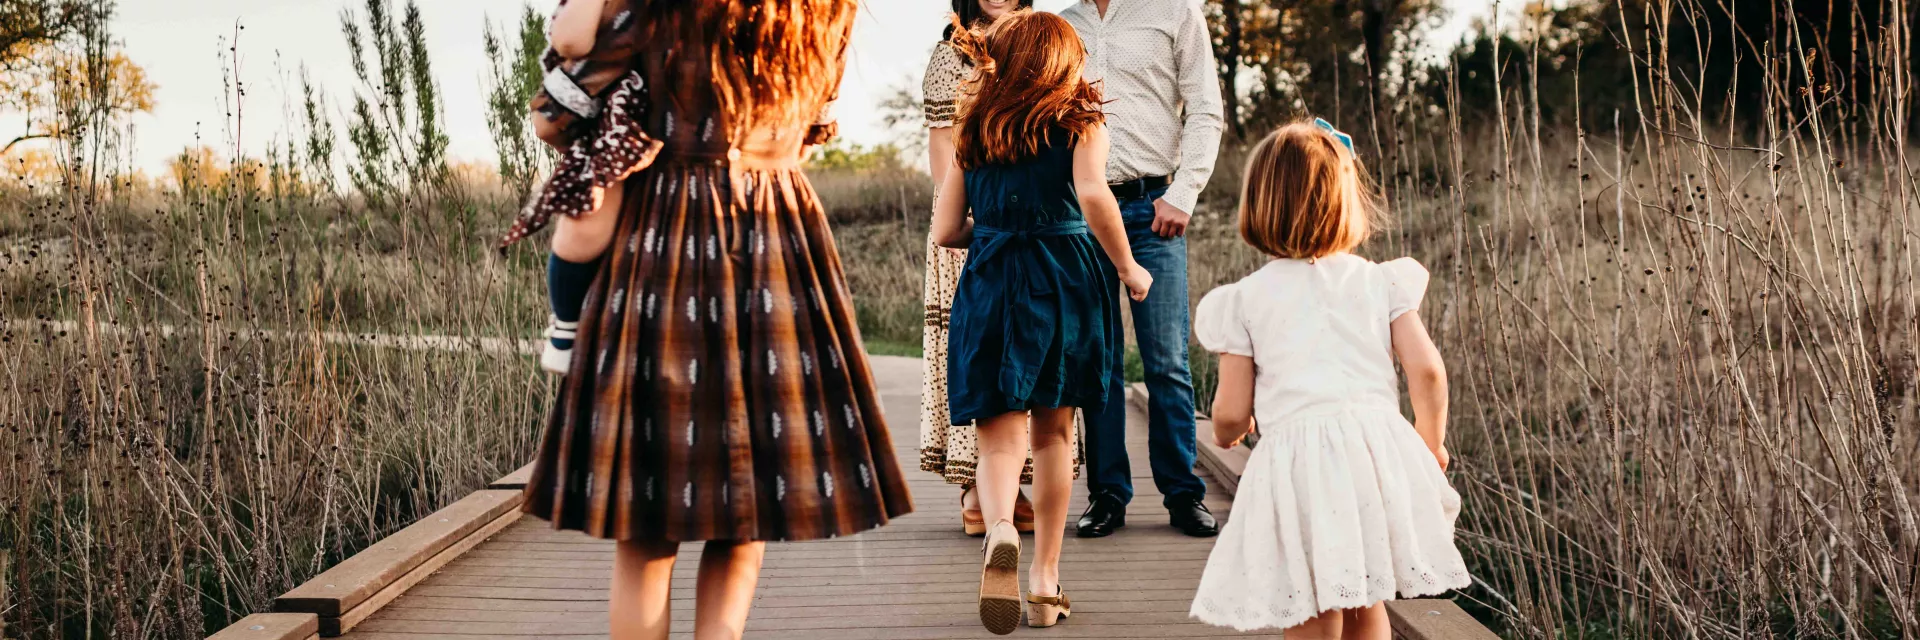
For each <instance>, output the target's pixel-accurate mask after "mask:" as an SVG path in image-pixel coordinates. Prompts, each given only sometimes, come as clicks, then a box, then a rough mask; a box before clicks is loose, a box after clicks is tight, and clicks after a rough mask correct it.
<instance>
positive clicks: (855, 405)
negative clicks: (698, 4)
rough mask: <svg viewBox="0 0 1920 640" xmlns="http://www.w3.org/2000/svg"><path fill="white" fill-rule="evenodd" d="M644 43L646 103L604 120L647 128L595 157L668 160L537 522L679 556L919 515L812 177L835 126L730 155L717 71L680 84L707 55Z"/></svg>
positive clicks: (537, 502) (653, 175)
mask: <svg viewBox="0 0 1920 640" xmlns="http://www.w3.org/2000/svg"><path fill="white" fill-rule="evenodd" d="M843 35H844V34H843ZM647 46H648V47H649V48H650V49H653V51H650V52H647V53H645V54H643V55H642V56H641V57H640V58H639V64H637V65H636V69H635V71H636V73H637V74H638V76H639V77H640V79H641V80H642V81H643V84H644V86H645V87H646V90H644V91H631V92H626V93H624V94H622V95H625V96H629V97H620V98H615V99H613V100H610V104H609V105H608V109H609V110H617V111H619V112H621V113H625V114H627V115H629V116H632V119H633V121H636V122H638V123H640V125H639V126H630V125H620V124H608V125H604V126H602V128H601V132H600V134H599V135H600V136H601V139H600V140H597V141H594V142H592V143H591V144H593V145H597V146H593V147H590V148H593V149H616V150H618V149H630V148H650V147H653V146H655V145H654V144H652V143H654V142H658V143H659V144H658V145H657V146H658V147H659V149H660V151H659V154H658V157H657V158H654V157H651V156H649V157H647V158H645V159H644V160H643V162H650V163H651V164H647V165H646V166H644V167H643V168H639V169H636V170H632V171H631V172H630V173H629V174H628V175H626V176H625V183H624V188H625V189H626V197H625V200H624V203H623V207H624V208H623V210H622V211H621V212H620V221H619V224H618V226H617V231H616V235H615V236H614V242H613V244H612V246H611V247H610V248H609V249H608V251H607V254H606V260H605V261H604V262H603V266H602V267H601V270H600V275H599V277H598V278H597V279H596V281H595V283H594V285H593V287H592V289H591V290H590V292H589V293H588V295H587V300H586V303H585V305H584V308H583V309H582V312H581V318H580V320H581V321H580V330H579V339H578V341H577V342H576V343H575V346H574V356H573V368H572V370H571V371H570V372H569V373H568V374H567V376H566V378H565V379H564V382H562V383H561V387H560V393H559V398H558V401H557V403H556V405H555V407H554V409H553V413H552V416H551V419H550V421H549V423H548V425H547V431H546V434H545V436H544V439H543V441H542V443H541V446H540V452H539V454H538V456H537V458H536V459H535V462H534V469H533V476H532V478H531V481H530V482H529V484H528V486H527V502H526V506H525V509H526V510H527V512H528V513H532V514H534V515H537V516H540V517H542V518H546V519H549V520H551V521H552V522H553V524H554V526H555V527H556V528H562V529H577V530H581V531H584V532H586V533H587V534H589V535H593V536H597V537H602V538H615V539H623V540H624V539H635V538H638V539H654V540H661V539H664V540H677V541H693V540H715V539H720V540H807V539H815V538H826V537H832V536H843V535H849V534H853V533H858V532H861V531H865V530H868V529H872V528H874V527H878V526H880V525H882V524H885V523H886V522H887V521H888V520H889V519H891V518H895V517H899V516H901V515H903V514H906V513H907V512H909V511H910V510H911V509H912V507H911V504H910V498H909V496H908V492H907V488H906V484H905V482H904V479H903V478H902V476H901V473H900V470H899V467H898V465H897V464H896V462H895V460H894V454H893V446H892V443H891V441H890V439H889V436H888V432H887V426H886V422H885V420H884V419H883V418H882V416H881V409H880V402H879V397H878V395H877V394H876V393H875V391H874V385H873V379H872V372H871V370H870V369H869V367H868V363H867V358H866V355H865V352H864V351H863V350H862V349H861V345H860V332H859V328H858V327H857V326H856V325H855V322H854V309H853V303H852V297H851V295H850V294H849V292H848V291H847V286H846V279H845V277H844V275H843V272H842V269H841V266H840V258H839V255H838V253H837V252H836V250H835V248H834V242H833V236H832V234H831V233H830V232H829V231H828V229H827V220H826V217H825V214H824V212H823V211H822V210H821V206H820V201H819V199H818V198H817V197H816V196H815V195H814V192H813V189H812V187H811V186H810V185H809V184H808V182H807V179H806V176H805V175H804V174H802V173H801V171H800V168H799V164H798V162H799V153H800V149H801V145H802V143H803V142H818V141H820V140H819V138H820V137H821V135H820V134H822V133H823V132H824V130H825V129H826V128H827V127H824V126H823V125H815V126H814V128H813V130H812V131H811V132H810V131H809V130H807V129H806V128H805V127H793V128H791V130H778V128H773V127H751V126H750V127H748V133H747V134H744V135H743V136H742V137H741V139H740V140H738V141H735V140H729V139H728V138H729V134H728V132H727V131H726V129H727V127H725V126H722V124H721V122H723V121H724V120H725V119H724V118H718V117H717V115H718V114H717V113H716V109H717V108H716V107H715V106H714V105H715V103H716V99H715V97H714V95H713V88H712V87H713V79H712V78H711V75H710V72H709V71H708V70H707V67H706V65H705V64H704V63H705V60H704V56H700V55H683V56H681V57H679V59H678V61H676V62H675V63H674V65H673V73H671V74H669V73H666V71H667V69H666V68H665V67H666V65H667V64H668V62H667V61H668V57H667V55H666V52H667V50H668V48H669V47H682V48H683V49H682V52H683V53H684V52H685V51H688V50H692V51H698V50H700V47H701V46H702V45H699V44H698V43H687V42H665V41H659V42H653V43H650V44H648V45H647ZM637 88H638V87H636V89H637ZM618 120H619V118H614V119H613V121H614V122H617V121H618ZM616 155H620V156H621V157H623V158H624V157H626V156H627V155H630V154H624V153H623V154H616ZM557 179H560V177H559V176H556V180H557ZM529 226H531V227H535V228H537V226H538V225H537V224H534V225H518V226H516V232H515V233H516V234H518V235H524V234H525V232H526V231H527V230H528V229H527V228H526V227H529Z"/></svg>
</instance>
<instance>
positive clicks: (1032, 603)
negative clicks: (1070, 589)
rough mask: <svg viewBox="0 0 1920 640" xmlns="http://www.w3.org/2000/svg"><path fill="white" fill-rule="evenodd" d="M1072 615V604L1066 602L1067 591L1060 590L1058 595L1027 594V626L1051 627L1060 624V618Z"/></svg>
mask: <svg viewBox="0 0 1920 640" xmlns="http://www.w3.org/2000/svg"><path fill="white" fill-rule="evenodd" d="M1072 615H1073V603H1072V602H1068V601H1067V590H1066V589H1065V588H1062V589H1060V595H1055V596H1039V595H1034V594H1031V593H1029V594H1027V626H1029V627H1035V628H1040V627H1051V626H1053V625H1056V624H1060V619H1061V618H1066V617H1070V616H1072Z"/></svg>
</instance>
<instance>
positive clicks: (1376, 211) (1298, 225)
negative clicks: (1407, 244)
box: [1240, 121, 1384, 260]
mask: <svg viewBox="0 0 1920 640" xmlns="http://www.w3.org/2000/svg"><path fill="white" fill-rule="evenodd" d="M1382 222H1384V220H1383V219H1382V216H1381V213H1380V205H1379V198H1378V196H1376V195H1374V193H1373V190H1372V188H1371V185H1369V184H1368V183H1367V179H1366V173H1365V172H1364V171H1362V170H1361V167H1360V162H1359V160H1358V159H1356V158H1355V157H1354V155H1353V151H1352V150H1349V149H1348V148H1347V147H1346V145H1343V144H1341V143H1340V141H1339V140H1337V139H1335V138H1334V137H1333V134H1331V133H1329V132H1327V131H1326V130H1324V129H1321V128H1320V127H1318V126H1316V125H1314V124H1313V123H1312V122H1311V121H1308V122H1295V123H1293V124H1289V125H1286V126H1283V127H1280V128H1279V129H1278V130H1276V131H1274V132H1273V133H1272V134H1269V135H1268V136H1267V137H1266V138H1265V139H1263V140H1261V141H1260V143H1259V144H1257V145H1254V147H1253V153H1252V154H1251V156H1249V157H1248V158H1247V172H1246V176H1245V179H1244V181H1243V182H1242V183H1241V187H1240V237H1241V238H1242V239H1244V240H1246V241H1247V244H1250V245H1253V247H1254V248H1256V249H1259V250H1260V251H1261V252H1262V253H1265V254H1267V255H1270V256H1273V257H1276V258H1292V259H1295V260H1312V259H1315V258H1324V257H1327V256H1330V255H1333V254H1336V253H1345V252H1347V251H1352V250H1353V249H1354V248H1356V247H1359V246H1360V245H1361V244H1362V243H1364V242H1366V241H1367V238H1368V237H1369V236H1371V235H1372V234H1373V232H1374V230H1375V229H1376V228H1377V227H1378V226H1379V225H1380V224H1381V223H1382Z"/></svg>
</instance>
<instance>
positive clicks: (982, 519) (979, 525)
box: [960, 487, 1018, 538]
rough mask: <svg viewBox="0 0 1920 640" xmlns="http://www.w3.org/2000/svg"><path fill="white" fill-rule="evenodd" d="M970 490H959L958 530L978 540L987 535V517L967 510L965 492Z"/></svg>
mask: <svg viewBox="0 0 1920 640" xmlns="http://www.w3.org/2000/svg"><path fill="white" fill-rule="evenodd" d="M972 490H973V487H967V488H965V489H961V490H960V529H961V530H962V531H965V532H967V535H969V536H973V537H975V538H978V537H980V536H984V535H987V517H986V515H984V514H982V513H980V510H979V509H968V508H967V506H966V505H967V492H968V491H972ZM1015 526H1018V525H1017V524H1016V525H1015Z"/></svg>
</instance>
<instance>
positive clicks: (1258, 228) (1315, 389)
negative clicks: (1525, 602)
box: [1190, 120, 1470, 640]
mask: <svg viewBox="0 0 1920 640" xmlns="http://www.w3.org/2000/svg"><path fill="white" fill-rule="evenodd" d="M1349 140H1350V139H1349V138H1347V137H1346V136H1345V134H1341V133H1339V132H1338V131H1335V130H1334V129H1333V127H1332V126H1331V125H1327V124H1326V123H1325V121H1318V120H1317V121H1314V122H1312V123H1297V124H1292V125H1288V126H1285V127H1282V128H1281V129H1280V130H1279V131H1276V132H1274V133H1273V134H1272V135H1270V136H1267V138H1266V139H1265V140H1262V141H1261V142H1260V144H1259V145H1258V146H1256V147H1255V148H1254V151H1253V155H1252V158H1251V159H1250V160H1249V161H1248V162H1247V173H1246V180H1245V183H1244V184H1245V186H1244V187H1243V188H1244V191H1243V193H1242V195H1241V205H1240V235H1241V237H1242V238H1243V239H1245V240H1246V241H1247V243H1249V244H1251V245H1253V246H1254V247H1255V248H1258V249H1260V250H1261V251H1262V252H1264V253H1266V254H1268V255H1270V256H1273V257H1274V260H1273V261H1272V262H1269V263H1267V265H1266V266H1264V267H1262V268H1260V270H1258V271H1255V272H1253V274H1252V275H1249V276H1247V277H1246V278H1243V279H1241V280H1240V281H1239V282H1236V283H1233V284H1229V285H1226V286H1222V287H1220V288H1218V289H1214V290H1213V291H1212V292H1210V293H1208V294H1207V295H1206V297H1205V298H1204V299H1202V300H1201V301H1200V307H1199V309H1198V310H1197V311H1196V312H1195V314H1194V325H1195V326H1194V335H1195V336H1196V337H1197V338H1198V339H1199V341H1200V344H1201V345H1202V346H1204V347H1206V348H1207V350H1209V351H1213V352H1215V353H1218V354H1220V387H1219V391H1218V393H1217V395H1216V396H1215V397H1214V402H1213V424H1214V439H1215V441H1216V442H1218V443H1219V444H1220V445H1221V446H1222V447H1231V446H1233V445H1234V444H1235V443H1237V442H1239V441H1240V439H1241V438H1243V437H1244V436H1245V435H1246V434H1247V433H1248V432H1249V431H1251V430H1252V429H1253V426H1254V425H1255V424H1256V423H1257V424H1258V425H1259V427H1260V433H1261V437H1260V443H1259V446H1257V447H1255V448H1254V450H1253V457H1252V459H1251V460H1249V461H1248V463H1247V470H1246V474H1245V476H1244V477H1242V479H1241V483H1240V488H1239V491H1238V494H1237V495H1235V496H1234V505H1233V515H1232V518H1231V519H1230V520H1229V521H1228V523H1227V526H1226V529H1225V530H1223V531H1221V533H1220V540H1219V542H1218V543H1216V544H1215V545H1214V548H1213V555H1212V556H1211V557H1210V558H1208V560H1207V570H1206V573H1205V575H1204V576H1203V577H1202V578H1201V579H1200V590H1199V593H1198V595H1196V596H1195V597H1194V601H1193V608H1192V610H1191V612H1190V613H1191V614H1192V615H1193V616H1194V617H1196V618H1199V619H1200V620H1202V621H1204V622H1207V623H1209V624H1214V625H1219V626H1226V627H1233V628H1235V629H1239V630H1242V631H1250V630H1254V629H1263V628H1282V629H1286V637H1287V638H1288V639H1289V640H1303V639H1305V638H1377V639H1380V640H1385V639H1387V638H1389V637H1391V634H1392V631H1391V629H1390V627H1389V625H1388V622H1387V614H1386V609H1385V608H1384V607H1383V606H1382V604H1381V603H1382V602H1383V601H1386V600H1391V599H1393V598H1395V597H1417V596H1423V595H1431V594H1437V593H1441V592H1444V591H1446V590H1448V589H1456V588H1460V587H1464V586H1466V585H1467V584H1468V583H1469V582H1470V578H1469V576H1468V575H1467V569H1466V565H1465V563H1464V562H1463V561H1462V560H1461V558H1460V552H1459V551H1458V550H1457V549H1455V548H1454V544H1453V524H1454V519H1455V517H1456V516H1458V515H1459V511H1460V495H1459V494H1458V493H1455V492H1454V490H1453V488H1452V487H1450V486H1448V485H1447V478H1446V475H1445V470H1446V466H1447V448H1446V444H1445V440H1446V419H1447V374H1446V366H1445V365H1444V364H1442V363H1441V360H1440V352H1439V351H1438V350H1437V349H1435V348H1434V345H1433V340H1432V339H1431V338H1429V337H1428V336H1427V330H1426V327H1425V326H1423V325H1422V324H1421V323H1420V315H1419V313H1418V310H1419V307H1420V299H1421V297H1422V295H1423V294H1424V293H1425V291H1426V286H1427V271H1426V269H1425V268H1423V267H1421V266H1420V263H1418V262H1415V261H1414V260H1413V259H1412V258H1401V259H1399V260H1394V261H1391V262H1386V263H1381V264H1375V263H1373V262H1371V261H1368V260H1367V259H1365V258H1361V257H1359V256H1355V255H1353V254H1351V253H1348V252H1349V251H1351V250H1352V249H1354V248H1355V247H1357V246H1359V245H1360V244H1361V243H1362V242H1364V241H1365V240H1366V239H1367V236H1368V234H1369V233H1370V232H1371V230H1372V228H1373V226H1374V223H1375V217H1376V215H1377V214H1376V212H1377V210H1378V208H1377V206H1376V204H1375V201H1374V198H1373V196H1372V195H1371V194H1370V193H1369V192H1368V191H1367V189H1366V187H1365V186H1364V185H1363V184H1362V178H1361V175H1362V174H1361V172H1360V168H1359V167H1358V165H1357V162H1356V160H1355V159H1354V157H1353V150H1352V149H1351V147H1350V146H1349V145H1350V144H1351V143H1350V142H1349ZM1396 357H1397V358H1398V359H1399V361H1400V366H1401V368H1402V369H1403V370H1405V371H1406V375H1407V389H1408V392H1409V394H1410V395H1411V396H1412V401H1413V402H1412V404H1413V413H1414V422H1413V424H1408V423H1407V420H1406V418H1405V417H1403V416H1402V415H1401V414H1400V396H1399V382H1400V381H1399V378H1398V376H1397V374H1395V372H1394V359H1395V358H1396Z"/></svg>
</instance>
